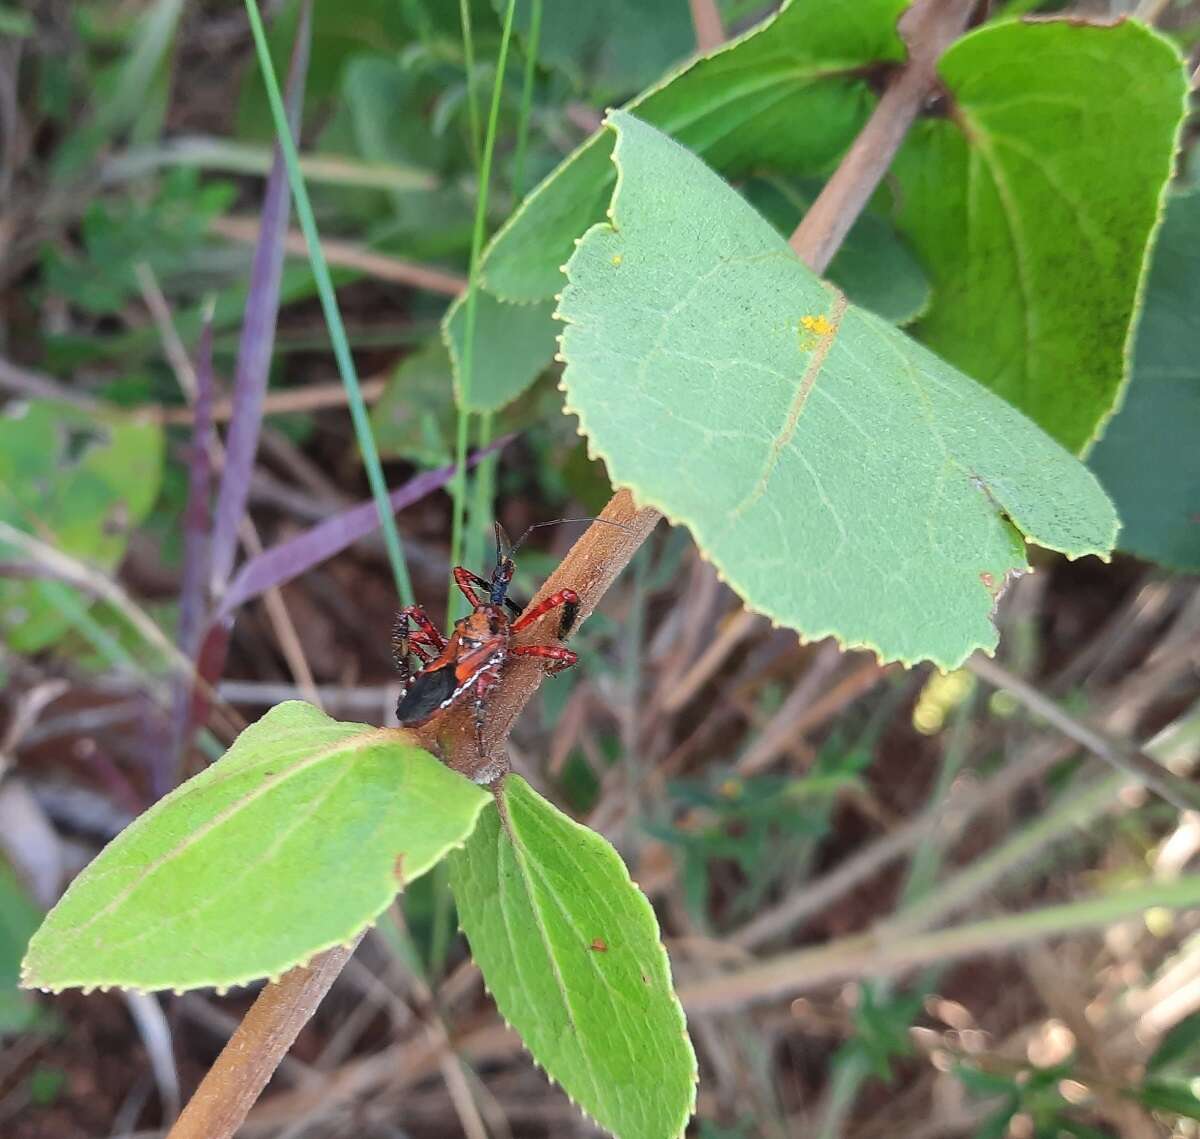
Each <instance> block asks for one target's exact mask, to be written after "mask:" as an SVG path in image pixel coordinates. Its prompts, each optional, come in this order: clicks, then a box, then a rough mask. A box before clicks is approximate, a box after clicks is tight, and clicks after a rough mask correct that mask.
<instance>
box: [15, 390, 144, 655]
mask: <svg viewBox="0 0 1200 1139" xmlns="http://www.w3.org/2000/svg"><path fill="white" fill-rule="evenodd" d="M162 451H163V436H162V429H161V428H160V427H159V426H157V425H156V424H152V423H147V422H140V421H138V420H136V419H134V418H131V417H129V416H124V415H121V414H119V413H116V412H83V411H80V410H79V409H78V408H74V407H70V406H69V405H67V404H58V403H52V402H48V401H43V400H36V401H33V402H31V403H20V404H14V405H12V406H11V407H10V408H9V409H8V410H7V413H6V414H4V415H0V518H2V519H3V520H4V521H6V522H8V523H10V524H11V525H13V526H16V527H18V528H19V529H22V530H27V531H30V532H31V533H33V534H36V535H37V536H38V537H39V538H41V539H42V540H43V541H46V542H51V543H53V544H54V545H55V546H57V547H58V548H59V549H60V550H62V551H63V552H64V553H68V554H71V555H73V556H74V557H76V558H79V559H81V560H83V561H85V562H87V563H88V564H90V565H94V566H97V567H99V568H100V569H104V570H110V569H112V568H113V567H114V566H116V564H117V562H118V561H120V559H121V557H122V555H123V554H124V552H125V546H126V543H127V542H128V540H129V535H130V533H131V531H132V530H133V528H134V527H135V526H136V525H137V524H138V523H139V522H140V521H141V520H142V519H143V518H144V517H145V516H146V514H147V513H148V512H149V510H150V507H151V506H152V505H153V504H154V499H155V497H156V496H157V494H158V486H159V479H160V476H161V471H162ZM2 553H3V551H0V554H2ZM52 594H53V590H51V589H48V588H47V586H46V584H45V583H43V582H39V581H20V580H11V579H10V580H0V635H2V636H3V639H4V640H5V641H7V642H8V644H9V645H11V646H12V648H14V649H15V650H17V651H18V652H35V651H37V650H38V649H41V648H44V647H46V646H47V645H49V644H51V643H52V642H54V641H55V640H57V639H58V638H59V637H60V636H61V635H62V634H63V633H64V632H65V631H66V629H67V627H68V625H69V621H68V620H67V618H66V617H64V616H63V613H62V611H61V608H60V607H59V606H58V605H57V604H56V603H55V601H54V599H53V596H52Z"/></svg>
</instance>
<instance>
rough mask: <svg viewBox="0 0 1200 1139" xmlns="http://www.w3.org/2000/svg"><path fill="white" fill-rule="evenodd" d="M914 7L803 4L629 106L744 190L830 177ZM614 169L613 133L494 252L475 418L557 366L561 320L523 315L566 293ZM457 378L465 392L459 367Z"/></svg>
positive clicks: (871, 1) (532, 206)
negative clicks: (748, 180) (485, 362)
mask: <svg viewBox="0 0 1200 1139" xmlns="http://www.w3.org/2000/svg"><path fill="white" fill-rule="evenodd" d="M624 2H632V0H624ZM907 4H908V0H855V3H854V4H834V5H829V4H827V3H823V2H822V0H791V2H790V3H785V4H784V6H783V8H782V9H781V10H780V12H779V13H778V14H777V15H775V16H774V17H772V18H771V19H769V20H767V21H765V22H764V23H763V24H761V25H760V26H759V27H757V28H754V29H753V30H751V31H750V32H748V33H746V35H744V36H742V37H741V38H740V39H738V40H735V41H733V42H732V43H729V44H727V45H725V46H724V47H722V48H721V49H719V50H718V51H716V52H714V53H713V54H712V55H709V56H705V57H702V58H700V59H698V60H695V61H693V62H691V63H690V64H688V65H687V66H685V67H684V68H682V69H681V70H679V71H678V72H676V73H675V74H674V75H672V76H670V77H668V78H667V79H665V80H664V81H663V82H662V83H660V84H658V85H657V86H654V87H651V88H649V89H648V90H646V91H644V92H643V93H642V94H641V95H639V96H638V97H637V98H636V99H634V100H633V101H632V102H631V103H630V104H629V106H630V107H631V108H634V107H636V108H637V110H638V113H639V115H641V116H642V117H643V118H645V119H646V120H647V121H648V122H653V123H656V124H657V125H659V126H661V127H662V128H663V129H664V130H666V131H668V132H669V133H671V134H673V135H676V136H677V137H678V138H679V139H680V140H681V141H683V142H684V143H686V144H687V145H688V146H690V147H691V148H692V149H694V150H696V151H697V152H698V153H700V154H703V155H705V156H706V157H707V159H708V160H709V161H710V162H711V163H712V164H713V165H714V166H716V167H717V168H718V169H720V170H722V171H725V172H727V173H729V174H730V175H731V176H732V175H738V174H744V173H749V172H752V171H763V170H771V171H780V172H783V173H790V174H809V175H812V174H818V173H821V172H823V171H825V170H827V169H828V168H829V167H830V166H831V165H832V163H833V162H834V161H835V160H836V158H837V157H838V156H839V155H840V154H841V152H842V151H843V150H845V148H846V147H847V146H848V145H849V144H850V142H851V140H852V139H853V138H854V135H855V134H856V133H857V131H858V129H859V128H860V127H861V126H862V124H863V123H864V122H865V121H866V118H867V115H868V114H869V113H870V111H871V108H872V107H873V106H874V103H875V96H874V94H873V93H872V91H871V87H870V84H869V82H868V80H867V77H866V74H865V72H866V69H867V68H868V67H869V66H870V65H872V64H874V63H878V62H887V61H896V60H899V59H902V58H903V55H904V45H903V43H902V42H901V40H900V38H899V36H898V34H897V32H896V20H897V18H898V17H899V14H900V13H901V12H902V11H903V10H904V8H905V7H906V6H907ZM551 7H555V5H547V9H549V8H551ZM566 7H568V8H569V7H570V6H566ZM571 11H572V17H571V18H572V19H575V18H576V14H575V12H574V9H571ZM611 157H612V139H611V137H610V136H609V134H608V132H607V131H600V132H598V133H597V134H595V135H593V136H592V137H591V138H589V139H588V140H587V141H586V142H585V143H584V144H583V145H582V146H581V147H579V148H578V149H577V150H576V151H575V152H574V153H573V154H571V155H569V156H568V157H567V158H566V159H564V160H563V161H562V162H561V163H560V164H559V165H558V167H557V168H556V169H555V170H554V171H552V172H551V173H550V174H549V175H548V176H547V177H546V178H545V180H544V181H543V182H542V183H541V185H539V186H538V187H537V188H536V189H534V190H533V191H532V192H531V193H530V194H529V196H528V197H527V198H526V199H525V201H524V202H523V203H522V204H521V207H520V208H519V209H518V210H517V211H516V213H514V214H513V215H512V217H511V218H509V220H508V221H507V222H506V223H505V225H504V226H503V227H502V228H501V229H500V230H499V232H498V233H497V234H496V236H495V237H494V238H493V239H492V241H491V243H490V244H489V246H488V248H487V249H486V250H485V251H484V257H483V261H482V265H481V280H482V283H483V290H482V291H481V295H480V297H479V307H480V315H479V317H478V318H477V319H478V321H479V327H480V329H481V330H482V328H483V326H484V324H485V322H486V323H488V324H489V325H490V327H491V328H492V329H493V330H494V332H495V334H496V339H495V341H494V343H492V342H489V341H487V340H485V339H484V336H483V334H482V331H480V332H477V334H476V335H477V336H478V337H479V339H478V343H480V344H488V348H489V357H490V364H489V367H484V366H482V365H481V366H477V367H476V375H475V376H474V378H473V382H472V397H471V404H470V407H471V408H472V409H487V408H491V407H497V406H500V405H501V403H502V402H503V401H505V400H510V399H512V398H514V397H515V396H517V395H519V394H520V393H521V391H522V390H523V389H524V387H526V386H528V385H529V384H530V383H532V382H533V380H534V379H535V378H536V377H537V374H538V372H539V371H541V369H542V368H543V367H545V366H546V365H547V364H548V363H549V362H550V359H551V356H552V354H553V338H554V336H555V335H556V332H557V330H556V329H555V327H554V324H553V321H551V320H550V316H549V314H550V311H551V309H550V307H549V306H548V305H538V306H537V307H534V308H523V307H521V306H522V305H529V304H531V303H532V302H544V301H548V300H549V299H550V298H552V297H553V296H555V294H557V293H558V291H559V289H561V287H562V284H563V278H562V265H563V262H564V261H565V260H566V259H567V257H568V256H569V255H570V253H571V249H572V246H573V243H574V241H575V239H576V238H577V237H578V236H579V235H580V234H581V233H582V232H583V231H584V230H585V229H586V228H587V227H588V226H589V225H591V224H592V223H593V222H595V221H599V220H600V219H601V218H603V217H604V210H605V207H606V206H607V205H608V200H609V198H610V196H611V195H612V183H613V168H612V163H611V162H610V158H611ZM462 324H463V318H462V305H461V303H456V304H455V305H454V306H452V307H451V309H450V311H449V312H448V313H447V316H446V324H445V328H446V330H447V331H446V335H447V337H448V339H450V340H457V341H460V340H461V339H462V328H461V326H462ZM547 345H549V347H547ZM476 358H477V359H480V357H479V355H478V354H477V357H476ZM493 371H494V372H495V375H494V376H492V375H490V374H489V373H490V372H493ZM455 374H456V378H457V379H459V380H460V383H461V378H460V377H459V376H458V363H457V359H456V360H455ZM498 401H499V402H498Z"/></svg>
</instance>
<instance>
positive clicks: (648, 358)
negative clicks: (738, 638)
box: [560, 111, 1116, 668]
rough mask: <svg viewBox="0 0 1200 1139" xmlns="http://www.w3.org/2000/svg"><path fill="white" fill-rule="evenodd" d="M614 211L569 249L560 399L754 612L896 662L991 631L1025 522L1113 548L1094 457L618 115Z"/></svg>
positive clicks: (937, 656) (1061, 537) (986, 640)
mask: <svg viewBox="0 0 1200 1139" xmlns="http://www.w3.org/2000/svg"><path fill="white" fill-rule="evenodd" d="M610 124H611V125H612V127H613V128H614V130H615V132H616V135H617V144H616V152H615V161H616V163H617V165H618V167H619V169H620V180H619V183H618V189H617V192H616V194H615V196H614V198H613V204H612V217H613V221H612V224H611V225H610V224H600V225H597V226H594V227H593V228H592V229H591V230H589V231H588V233H587V234H586V235H585V236H584V238H583V240H582V241H581V243H580V245H579V248H578V249H577V250H576V252H575V254H574V255H573V256H572V258H571V261H570V263H569V264H568V266H567V277H568V281H569V284H568V286H567V288H566V289H565V290H564V292H563V295H562V301H561V303H560V316H561V317H562V319H563V320H564V321H565V322H566V324H567V328H566V330H565V332H564V333H563V338H562V353H563V356H564V358H565V360H566V364H567V367H566V371H565V373H564V375H563V386H564V389H565V391H566V393H567V410H568V411H572V412H574V413H576V414H577V415H578V416H579V419H580V423H581V426H582V429H583V431H584V433H585V434H586V435H587V436H588V438H589V440H590V442H591V445H592V447H593V449H594V450H595V452H596V453H598V454H599V455H600V457H602V458H603V459H604V461H605V463H606V465H607V467H608V471H609V474H610V476H611V478H612V480H613V483H614V485H620V486H626V487H629V488H630V489H631V490H632V492H633V493H634V495H635V497H636V498H637V499H638V501H640V502H642V503H646V504H649V505H653V506H657V507H658V508H659V509H661V510H663V511H664V512H665V513H666V514H667V515H668V516H669V517H670V518H672V519H673V520H675V521H678V522H683V523H686V524H687V525H688V527H689V528H690V529H691V530H692V533H693V534H694V536H695V538H696V541H697V543H698V545H699V546H700V548H701V549H702V550H703V551H704V553H705V555H706V556H707V557H708V558H709V559H711V560H712V562H713V563H714V564H715V565H716V567H717V569H718V571H719V572H720V573H721V574H722V576H723V577H724V578H725V579H726V580H727V581H728V582H729V584H730V585H731V586H732V587H733V588H734V589H735V590H736V591H737V592H738V593H739V594H740V595H741V597H742V599H743V600H744V601H745V602H746V603H747V604H748V605H749V606H750V607H751V608H753V609H756V610H758V611H759V612H762V613H765V614H767V615H768V616H770V617H771V618H772V619H773V620H774V621H776V622H778V623H780V624H783V625H787V626H789V627H791V628H794V629H796V630H798V631H799V632H800V633H801V634H802V635H803V636H805V637H808V638H812V639H816V638H819V637H824V636H828V635H831V634H832V635H836V636H837V637H839V638H840V639H841V640H842V641H843V643H845V644H847V645H854V646H859V645H862V646H868V647H871V648H874V649H875V650H876V651H877V652H878V653H879V654H880V656H881V657H883V658H885V659H898V660H903V661H906V662H912V661H916V660H920V659H926V658H927V659H930V660H933V661H935V662H936V663H938V664H939V665H941V666H943V667H947V668H948V667H954V666H956V665H958V664H959V663H960V662H961V661H962V660H963V659H965V658H966V656H967V655H968V654H969V653H970V652H972V651H973V650H974V649H976V648H980V647H982V648H991V647H993V646H994V645H995V644H996V629H995V627H994V626H993V624H992V622H991V619H990V618H991V614H992V610H993V607H994V603H995V596H996V594H997V593H998V592H999V590H1000V589H1001V588H1002V586H1003V583H1004V582H1005V580H1006V577H1007V575H1009V574H1010V573H1013V572H1022V571H1024V570H1026V569H1027V568H1028V567H1027V564H1026V558H1025V550H1024V541H1023V538H1025V539H1028V540H1030V541H1033V542H1037V543H1038V544H1040V545H1042V546H1045V547H1047V548H1049V549H1053V550H1059V551H1061V552H1063V553H1065V554H1067V555H1068V556H1071V557H1078V556H1080V555H1082V554H1086V553H1101V554H1103V553H1107V551H1108V550H1109V549H1110V548H1111V545H1112V542H1113V539H1114V537H1115V533H1116V517H1115V515H1114V512H1113V509H1112V504H1111V503H1110V502H1109V501H1108V499H1107V498H1106V497H1105V496H1104V493H1103V491H1102V490H1101V489H1100V487H1099V484H1098V483H1097V482H1096V480H1095V478H1094V477H1093V476H1092V475H1091V473H1090V472H1089V471H1088V470H1087V469H1086V468H1085V467H1084V466H1083V465H1082V464H1080V463H1079V462H1078V461H1077V460H1076V459H1074V458H1073V457H1072V456H1071V455H1070V454H1068V453H1067V452H1066V451H1064V450H1063V449H1062V448H1061V447H1060V446H1059V445H1058V444H1056V443H1055V442H1054V441H1053V440H1051V439H1049V438H1047V436H1046V435H1044V434H1043V433H1042V432H1041V431H1040V430H1038V428H1037V427H1036V426H1034V424H1032V423H1030V422H1029V421H1028V420H1026V419H1025V418H1024V417H1023V416H1022V415H1020V414H1019V413H1018V412H1016V411H1014V410H1013V409H1012V408H1011V407H1009V406H1008V404H1006V403H1005V402H1004V401H1003V400H1001V399H999V398H998V397H996V396H994V395H992V394H991V393H990V392H988V391H986V390H985V389H983V388H981V387H980V386H979V385H977V384H975V383H973V382H972V381H970V380H968V379H967V378H966V377H965V376H963V375H961V374H960V373H958V372H956V371H955V370H954V369H953V368H951V367H949V366H948V365H946V364H944V363H943V362H942V361H941V360H939V359H938V358H937V357H935V356H934V355H933V354H932V353H931V352H929V351H927V350H926V349H924V348H922V347H921V346H920V345H918V344H916V343H914V342H913V341H911V340H909V339H908V338H907V337H905V336H904V335H903V334H902V333H900V332H899V331H898V330H897V329H895V328H893V327H892V326H891V325H888V324H887V323H886V322H884V321H882V320H880V319H879V318H878V317H875V316H873V315H871V314H870V313H866V312H863V311H861V310H859V309H856V308H854V307H852V306H847V304H846V301H845V298H844V297H843V296H842V295H841V294H840V293H839V292H838V291H837V290H836V289H834V288H832V287H831V286H828V285H825V284H823V283H822V282H821V281H819V280H818V279H817V278H816V277H815V276H814V275H813V274H812V273H811V272H810V271H809V270H808V269H807V268H806V267H805V266H804V265H803V264H802V263H801V262H800V260H799V259H798V258H797V257H796V256H795V254H794V253H793V252H792V251H791V250H790V249H789V248H788V246H787V244H786V243H785V242H784V241H783V239H782V238H781V237H780V236H779V235H778V234H777V233H775V231H774V230H772V229H771V227H770V226H769V225H768V224H767V223H766V222H765V221H764V220H763V219H762V218H761V217H759V215H758V214H756V213H755V212H754V211H753V210H752V209H751V208H750V207H749V206H748V205H747V204H746V203H745V202H744V201H743V200H742V199H741V198H739V197H738V195H737V194H736V193H734V192H733V191H732V190H731V189H730V188H729V187H728V186H727V185H726V184H725V183H724V182H722V181H721V179H720V178H718V177H717V176H716V175H715V174H713V173H712V171H710V170H708V169H707V168H706V167H705V166H704V164H703V163H702V162H701V161H700V160H699V159H698V158H696V157H695V156H694V155H692V154H689V153H688V152H687V151H686V150H684V149H683V148H682V147H680V146H679V145H678V144H677V143H675V142H673V141H672V140H670V139H668V138H667V137H666V136H665V135H663V134H661V133H659V132H658V131H656V130H655V129H654V128H653V127H650V126H647V125H646V124H644V123H641V122H639V121H638V120H637V119H635V118H633V117H632V116H631V115H629V114H627V113H625V112H620V111H619V112H614V113H613V114H612V115H611V116H610Z"/></svg>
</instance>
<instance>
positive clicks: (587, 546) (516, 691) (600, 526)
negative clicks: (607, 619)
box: [417, 490, 662, 783]
mask: <svg viewBox="0 0 1200 1139" xmlns="http://www.w3.org/2000/svg"><path fill="white" fill-rule="evenodd" d="M661 517H662V515H661V514H659V512H658V511H657V510H653V509H651V508H648V507H647V508H643V509H639V508H638V507H637V506H636V505H635V504H634V501H633V496H632V495H631V494H630V493H629V491H627V490H619V491H617V493H616V494H614V495H613V497H612V499H611V500H610V501H609V503H608V505H607V506H606V507H605V508H604V510H603V511H602V512H601V513H600V519H601V521H599V522H593V523H592V525H591V526H589V527H588V529H587V530H586V531H585V533H584V534H583V536H582V537H581V538H580V539H579V541H578V542H576V543H575V545H574V546H572V547H571V549H570V551H569V552H568V553H567V556H566V557H565V558H563V560H562V562H560V563H559V565H558V567H557V568H556V569H555V570H554V572H553V573H552V574H551V575H550V576H549V577H548V578H547V579H546V581H545V582H544V583H543V585H542V587H541V589H539V590H538V591H537V593H536V594H535V595H534V597H533V599H532V601H531V602H530V606H531V607H532V606H533V605H536V604H537V603H538V602H539V601H540V600H541V599H542V598H543V597H548V596H549V595H550V594H551V593H555V592H556V591H558V590H560V589H565V588H570V589H573V590H575V592H576V593H578V594H579V617H578V619H577V622H576V623H577V624H578V623H581V622H582V621H583V620H584V618H586V617H587V616H588V614H590V613H591V612H592V610H593V609H595V608H596V605H597V603H598V602H599V600H600V598H601V597H603V596H604V593H605V591H606V590H607V589H608V587H609V586H610V585H612V583H613V581H614V580H615V579H616V576H617V574H619V573H620V572H621V570H623V569H624V568H625V567H626V566H627V565H628V564H629V560H630V558H632V557H633V555H634V554H635V553H636V552H637V550H638V547H639V546H640V545H641V544H642V543H643V542H644V541H645V540H646V539H647V538H648V537H649V535H650V531H651V530H653V529H654V527H655V526H656V525H657V523H658V520H659V519H660V518H661ZM553 621H554V617H553V616H551V617H550V618H549V620H548V621H547V620H543V621H537V622H535V623H534V624H533V625H532V626H531V627H530V628H529V629H527V630H524V631H523V632H521V633H519V634H517V636H516V638H515V640H516V643H517V644H534V643H539V642H541V643H544V642H546V641H547V640H549V639H550V638H551V636H552V634H551V631H550V630H551V629H552V628H553ZM547 626H549V628H548V627H547ZM544 675H545V670H544V669H543V667H542V666H541V665H540V664H539V663H537V662H536V661H534V660H530V659H528V658H525V659H522V658H520V657H512V658H510V659H509V662H508V664H507V665H506V666H505V670H504V683H503V684H502V685H500V686H499V687H498V688H497V689H496V691H495V695H494V696H492V697H491V698H490V700H489V703H488V718H487V724H486V727H485V729H484V730H485V736H484V744H485V758H484V759H482V760H481V758H480V755H479V750H478V747H477V745H476V741H475V720H474V715H473V711H472V709H471V708H470V707H469V706H467V705H456V706H454V707H453V708H451V709H450V711H449V712H447V713H446V715H445V716H444V717H442V718H441V719H440V720H435V721H434V722H433V723H431V724H430V725H428V727H426V728H424V729H418V731H417V735H419V736H423V738H424V740H425V741H426V743H427V744H429V745H433V746H437V747H439V748H440V750H441V754H442V756H443V758H444V759H445V760H446V762H447V763H448V764H449V765H450V766H451V767H453V768H454V770H455V771H460V772H462V774H464V775H466V776H468V777H470V778H472V779H475V780H476V781H478V782H484V783H485V782H490V781H491V780H492V779H494V778H496V777H498V776H499V775H501V774H503V773H504V771H505V770H507V767H508V763H507V760H506V758H505V754H504V741H505V739H506V738H507V737H508V733H509V731H510V729H511V728H512V725H513V721H514V720H516V718H517V716H518V715H519V714H520V712H521V709H522V708H524V707H525V705H526V704H527V703H529V700H530V698H531V697H532V696H533V694H534V692H535V691H536V690H537V686H538V685H539V684H540V683H541V681H542V677H543V676H544Z"/></svg>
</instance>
